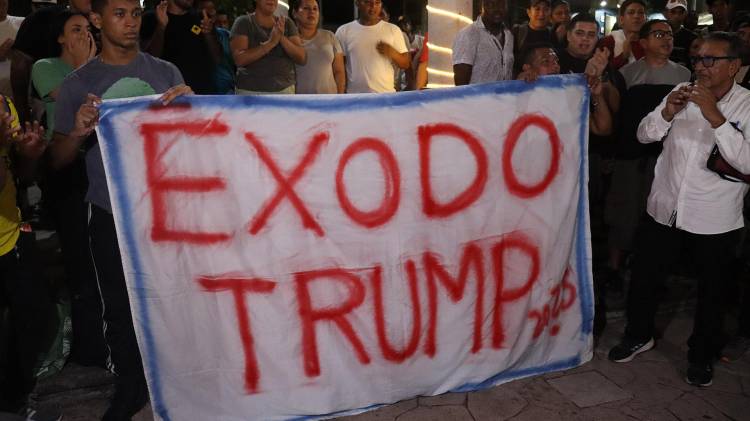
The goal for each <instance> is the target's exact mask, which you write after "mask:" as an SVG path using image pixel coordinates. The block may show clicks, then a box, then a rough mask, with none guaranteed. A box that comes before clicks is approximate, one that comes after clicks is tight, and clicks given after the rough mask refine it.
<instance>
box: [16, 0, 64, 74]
mask: <svg viewBox="0 0 750 421" xmlns="http://www.w3.org/2000/svg"><path fill="white" fill-rule="evenodd" d="M63 10H65V9H64V8H62V7H57V6H49V7H43V8H41V9H38V10H36V11H35V12H33V13H32V14H30V15H29V16H27V17H26V19H24V20H23V23H21V27H20V28H18V33H17V34H16V40H15V41H14V42H13V49H14V50H17V51H20V52H22V53H24V54H26V55H27V56H29V57H31V59H32V60H33V61H37V60H40V59H43V58H47V57H54V56H57V51H56V49H55V44H56V42H57V40H56V39H55V38H56V37H55V34H53V33H52V29H51V28H52V27H53V26H54V25H53V23H54V22H55V20H56V18H57V16H58V15H59V14H60V12H61V11H63Z"/></svg>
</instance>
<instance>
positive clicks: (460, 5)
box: [427, 0, 473, 88]
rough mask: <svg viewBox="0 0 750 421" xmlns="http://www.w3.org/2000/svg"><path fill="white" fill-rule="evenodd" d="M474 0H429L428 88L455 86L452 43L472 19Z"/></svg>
mask: <svg viewBox="0 0 750 421" xmlns="http://www.w3.org/2000/svg"><path fill="white" fill-rule="evenodd" d="M472 3H473V1H472V0H429V3H428V5H427V30H428V32H429V43H428V44H427V45H428V46H429V51H430V55H429V65H428V67H427V73H428V78H429V79H428V80H429V83H428V84H427V87H428V88H442V87H448V86H454V84H453V63H452V62H451V52H452V50H451V47H452V46H453V40H454V39H455V38H456V34H457V33H458V31H460V30H461V29H463V28H464V27H466V26H467V25H470V24H471V23H472V20H471V16H472Z"/></svg>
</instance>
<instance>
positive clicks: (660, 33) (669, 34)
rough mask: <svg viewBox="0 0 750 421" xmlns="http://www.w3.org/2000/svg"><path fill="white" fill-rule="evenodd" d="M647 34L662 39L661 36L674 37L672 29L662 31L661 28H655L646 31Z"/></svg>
mask: <svg viewBox="0 0 750 421" xmlns="http://www.w3.org/2000/svg"><path fill="white" fill-rule="evenodd" d="M648 34H649V35H653V36H654V38H656V39H662V38H665V37H666V38H674V34H673V33H672V31H662V30H661V29H657V30H654V31H651V32H649V33H648Z"/></svg>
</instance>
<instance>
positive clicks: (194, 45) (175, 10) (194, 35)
mask: <svg viewBox="0 0 750 421" xmlns="http://www.w3.org/2000/svg"><path fill="white" fill-rule="evenodd" d="M193 1H194V0H162V1H161V3H159V5H158V6H156V10H155V11H150V12H148V13H145V14H144V15H143V25H142V26H141V34H140V35H141V46H142V48H143V51H145V52H147V53H149V54H151V55H152V56H154V57H159V58H162V59H164V60H167V61H168V62H170V63H172V64H174V65H175V66H177V68H178V69H180V73H182V75H183V77H184V78H185V83H187V84H188V86H190V87H192V88H193V89H194V90H195V92H196V93H198V94H204V95H205V94H214V93H217V92H216V88H215V86H214V82H213V76H214V71H215V68H216V65H217V64H218V63H219V62H220V61H221V47H220V45H219V42H218V40H217V39H216V33H215V32H214V28H213V22H212V21H211V19H210V18H209V17H208V16H207V15H206V13H205V12H203V13H202V14H198V12H196V11H195V10H193Z"/></svg>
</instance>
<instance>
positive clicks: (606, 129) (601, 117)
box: [589, 78, 613, 136]
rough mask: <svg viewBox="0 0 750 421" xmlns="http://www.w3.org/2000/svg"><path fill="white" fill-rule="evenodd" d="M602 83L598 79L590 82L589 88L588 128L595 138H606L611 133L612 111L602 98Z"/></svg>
mask: <svg viewBox="0 0 750 421" xmlns="http://www.w3.org/2000/svg"><path fill="white" fill-rule="evenodd" d="M603 85H604V83H603V82H602V81H601V80H599V78H593V79H592V80H591V81H590V86H591V106H592V110H591V115H590V117H589V127H590V129H591V133H593V134H595V135H597V136H608V135H610V134H611V133H612V125H613V122H612V111H611V110H610V109H609V105H608V104H607V100H606V99H605V97H604V88H603Z"/></svg>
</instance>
